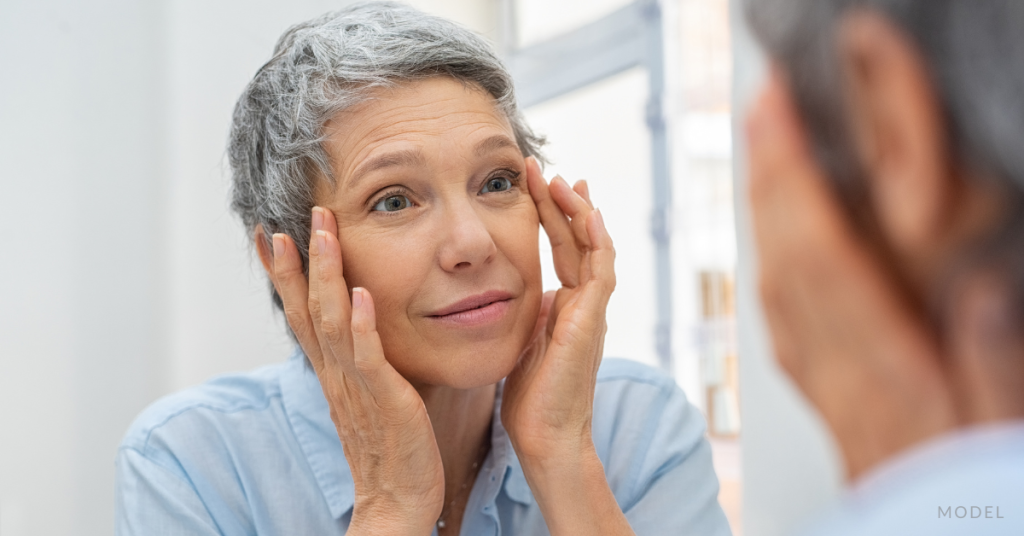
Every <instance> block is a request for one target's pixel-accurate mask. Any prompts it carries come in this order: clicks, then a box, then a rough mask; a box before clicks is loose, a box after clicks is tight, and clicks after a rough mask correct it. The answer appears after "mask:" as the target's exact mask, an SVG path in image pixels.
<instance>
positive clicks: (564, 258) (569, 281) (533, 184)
mask: <svg viewBox="0 0 1024 536" xmlns="http://www.w3.org/2000/svg"><path fill="white" fill-rule="evenodd" d="M526 183H527V185H528V186H529V189H530V196H531V197H532V198H533V202H534V204H535V205H537V214H538V215H539V216H540V223H541V225H543V226H544V232H545V233H546V234H547V235H548V241H550V242H551V252H552V256H553V257H554V261H555V273H556V274H557V275H558V280H559V281H560V282H561V283H562V284H563V285H565V286H567V287H575V286H576V285H577V284H578V283H579V280H578V278H579V273H578V272H579V264H580V260H581V259H582V253H581V252H580V250H579V248H578V247H577V245H576V239H575V237H573V232H572V227H571V226H570V225H569V219H568V218H567V217H566V216H565V213H564V212H562V209H561V208H559V207H558V204H557V203H555V200H554V199H552V198H551V192H550V189H549V186H548V183H547V182H545V181H544V177H543V176H542V175H541V172H540V165H539V164H538V163H537V160H536V159H534V158H529V159H527V164H526Z"/></svg>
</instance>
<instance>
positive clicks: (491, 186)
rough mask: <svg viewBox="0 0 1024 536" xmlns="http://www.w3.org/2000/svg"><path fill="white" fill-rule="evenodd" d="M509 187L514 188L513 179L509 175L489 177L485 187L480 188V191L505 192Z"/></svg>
mask: <svg viewBox="0 0 1024 536" xmlns="http://www.w3.org/2000/svg"><path fill="white" fill-rule="evenodd" d="M509 188H512V181H511V180H509V179H508V177H495V178H493V179H487V182H485V183H484V189H483V190H480V193H488V192H504V191H505V190H508V189H509Z"/></svg>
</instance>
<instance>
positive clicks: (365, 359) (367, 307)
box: [352, 288, 405, 402]
mask: <svg viewBox="0 0 1024 536" xmlns="http://www.w3.org/2000/svg"><path fill="white" fill-rule="evenodd" d="M352 354H353V362H354V364H355V369H356V370H358V371H359V374H360V375H361V376H362V377H363V380H364V382H365V384H366V386H367V387H368V388H369V389H370V391H371V394H372V395H373V397H374V398H375V399H376V400H378V401H380V402H387V401H388V400H390V399H391V398H390V397H392V396H395V395H396V394H397V392H398V390H397V389H396V388H397V387H398V386H399V385H401V384H402V382H403V381H405V380H404V378H402V376H401V375H400V374H398V371H396V370H395V368H394V367H393V366H391V363H389V362H388V360H387V359H386V358H385V357H384V347H383V346H382V345H381V342H380V335H379V334H378V333H377V312H376V308H375V307H374V304H373V296H371V295H370V292H369V291H368V290H366V289H365V288H354V289H352Z"/></svg>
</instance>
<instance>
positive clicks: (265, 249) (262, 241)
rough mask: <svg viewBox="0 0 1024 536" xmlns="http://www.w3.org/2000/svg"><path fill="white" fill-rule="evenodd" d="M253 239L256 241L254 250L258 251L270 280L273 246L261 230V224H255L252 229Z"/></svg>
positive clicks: (271, 276) (272, 277)
mask: <svg viewBox="0 0 1024 536" xmlns="http://www.w3.org/2000/svg"><path fill="white" fill-rule="evenodd" d="M252 235H253V240H255V241H256V252H257V253H259V256H260V262H261V263H263V269H264V270H266V271H267V276H268V277H270V280H271V281H273V280H274V248H273V246H271V245H270V240H271V238H270V237H269V236H267V233H265V232H263V224H257V225H256V230H255V231H253V233H252Z"/></svg>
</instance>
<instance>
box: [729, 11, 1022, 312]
mask: <svg viewBox="0 0 1024 536" xmlns="http://www.w3.org/2000/svg"><path fill="white" fill-rule="evenodd" d="M746 4H747V6H746V7H747V15H748V17H749V21H750V24H751V27H752V28H753V30H754V32H755V34H757V36H758V38H759V39H760V41H761V42H762V44H763V45H764V46H765V47H766V48H767V50H768V52H769V54H770V55H771V56H772V57H773V58H774V59H775V60H777V61H779V62H780V64H781V66H782V68H783V69H784V70H785V71H786V74H787V76H788V80H789V83H790V87H791V90H792V91H793V94H794V98H795V100H796V105H797V107H798V108H799V110H800V113H801V116H802V119H803V121H804V123H805V124H806V126H807V129H808V131H809V133H810V135H811V138H812V139H813V143H814V150H815V153H816V157H817V158H818V160H819V162H820V163H821V164H822V166H823V168H824V169H825V170H826V171H827V172H828V174H829V176H830V177H831V179H832V180H833V181H834V183H835V186H836V188H837V190H838V192H839V193H840V198H842V199H843V201H844V202H845V203H846V204H847V206H848V208H849V209H851V213H852V214H853V215H854V217H856V218H858V219H860V220H862V221H861V223H869V222H865V221H864V220H865V219H870V216H869V215H866V214H865V212H866V207H867V206H868V203H866V202H865V201H866V200H865V197H864V196H865V195H866V192H865V188H866V184H865V181H863V178H862V174H863V170H862V169H860V167H859V162H858V161H857V159H856V157H855V154H854V151H853V147H852V143H850V139H849V137H850V131H849V123H848V120H847V118H846V117H845V110H846V107H845V106H844V100H843V99H844V96H843V93H842V72H841V70H840V66H839V61H838V47H837V39H836V31H837V28H838V25H839V23H840V21H841V19H842V16H843V15H844V14H845V13H847V12H849V10H852V9H869V10H872V11H874V12H876V13H879V14H881V15H883V16H885V17H886V18H887V19H888V20H889V21H891V22H892V23H893V24H894V25H896V26H897V27H898V28H900V29H901V31H903V32H904V34H905V35H906V36H907V37H908V38H909V39H910V40H911V42H913V43H914V44H915V46H916V47H917V49H918V52H919V53H920V54H921V55H922V57H923V58H924V61H925V63H926V64H927V67H928V69H929V75H930V76H931V78H932V84H933V87H934V88H935V91H936V92H937V96H938V98H939V99H940V101H941V103H942V105H943V107H944V113H945V119H946V122H947V125H948V127H949V132H948V136H949V145H950V147H951V149H952V150H953V151H954V155H953V156H954V158H955V159H956V160H957V161H958V163H959V164H960V165H963V166H965V167H966V168H967V169H970V170H972V171H974V172H975V174H976V175H977V176H978V177H980V178H981V180H988V181H993V182H994V183H995V184H996V185H997V186H998V187H999V188H1000V189H1001V190H1002V191H1003V192H1005V197H1006V200H1007V203H1008V208H1009V215H1008V216H1007V219H1006V220H1005V221H1004V222H1003V224H1002V225H1001V226H1000V227H999V228H998V229H996V230H995V231H994V232H993V233H992V235H991V236H989V237H985V239H983V240H982V242H983V243H979V244H975V245H974V248H973V251H972V252H971V253H970V254H969V255H968V257H970V259H969V260H965V262H964V263H963V265H961V266H958V267H951V270H953V271H958V272H960V273H961V275H962V272H964V271H967V270H968V267H969V265H973V268H972V269H978V268H981V267H982V266H985V267H988V268H993V267H994V268H996V269H997V270H998V271H999V272H1000V273H1001V274H1002V275H1004V276H1006V277H1007V279H1009V280H1010V281H1008V283H1010V285H1011V286H1012V287H1014V289H1015V292H1016V293H1017V294H1018V303H1019V304H1020V305H1024V299H1021V298H1024V147H1022V145H1021V144H1022V140H1024V34H1022V33H1021V32H1022V29H1024V2H1021V1H1020V0H746ZM950 277H951V278H955V277H956V274H951V275H950ZM948 290H949V289H945V290H943V292H946V291H948ZM936 298H938V300H939V301H940V302H941V301H944V300H942V298H939V297H936Z"/></svg>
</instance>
